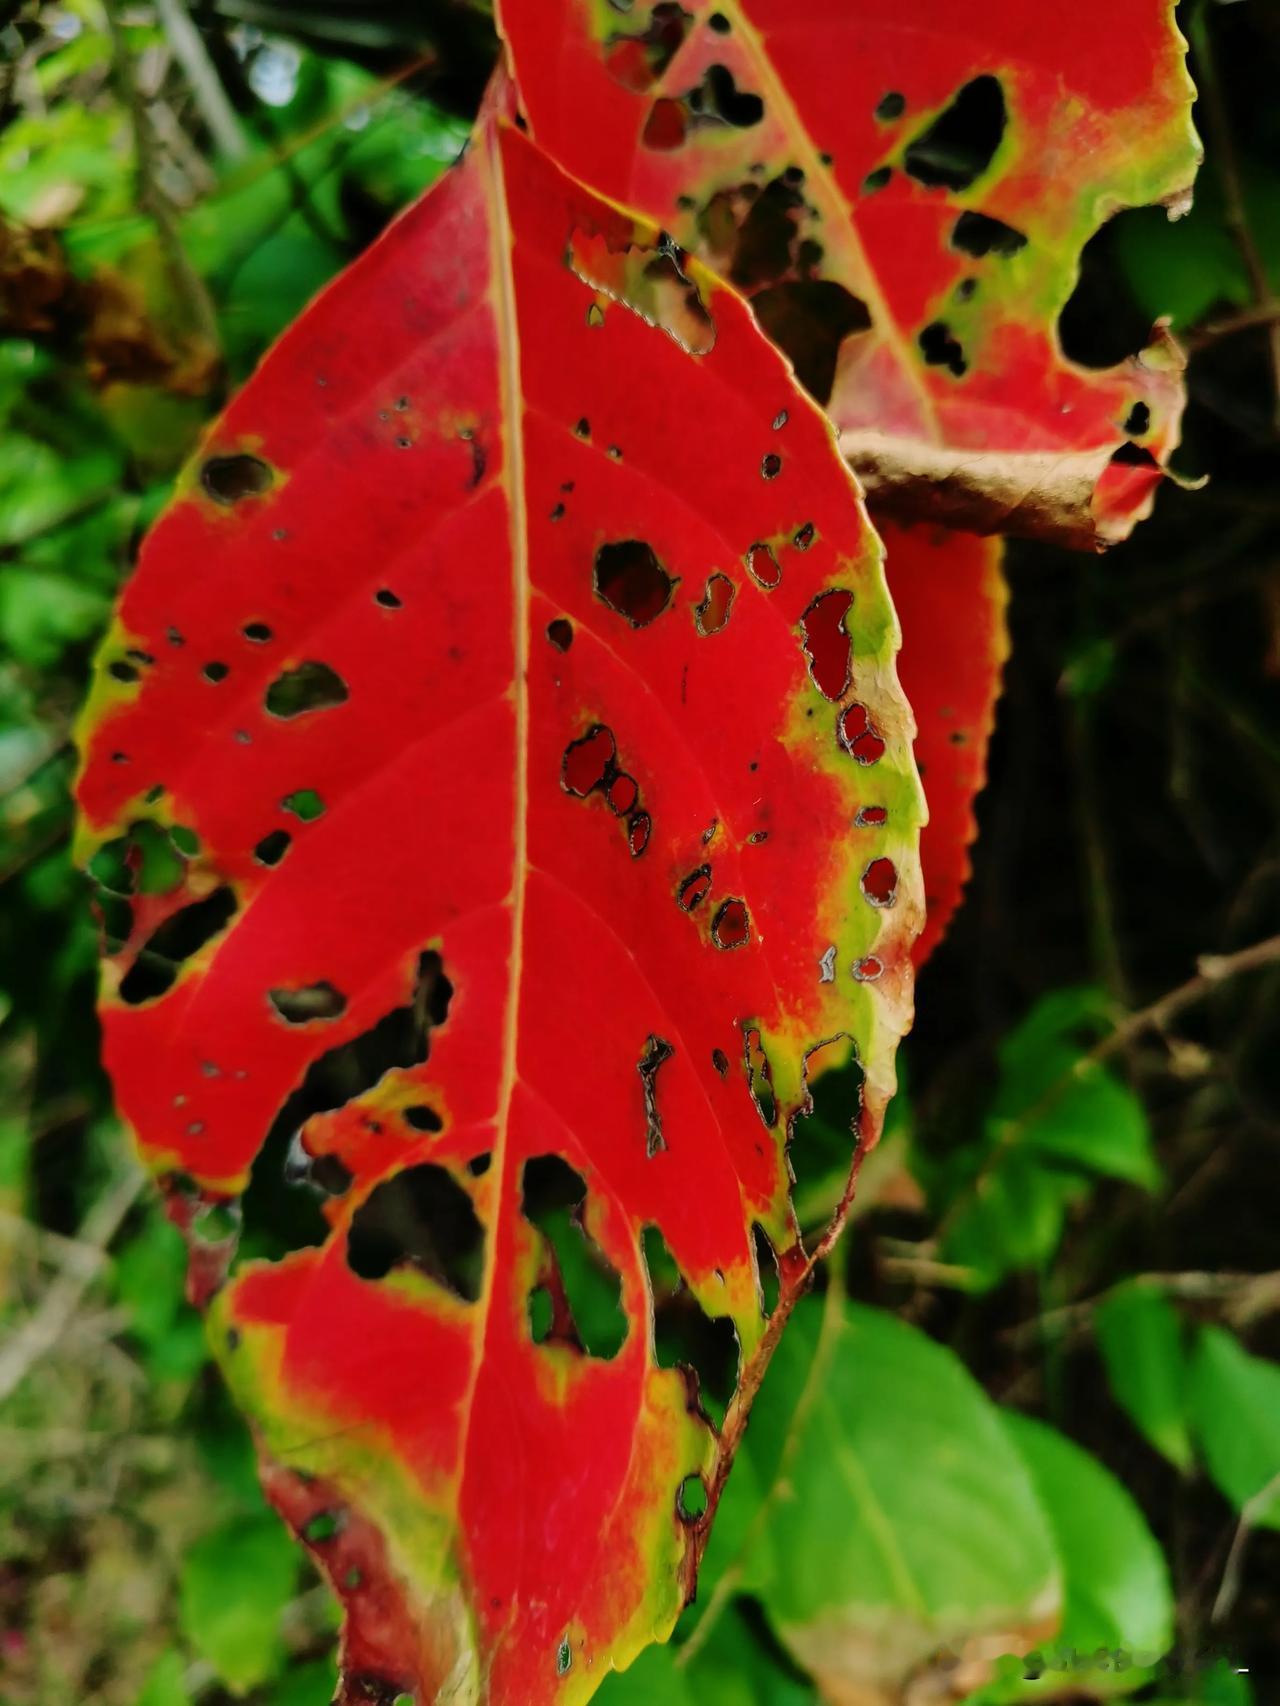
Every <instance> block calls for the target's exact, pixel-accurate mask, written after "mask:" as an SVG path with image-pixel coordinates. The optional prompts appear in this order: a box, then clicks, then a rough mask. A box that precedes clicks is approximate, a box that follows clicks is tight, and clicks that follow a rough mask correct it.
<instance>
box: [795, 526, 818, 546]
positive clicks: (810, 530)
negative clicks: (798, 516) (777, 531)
mask: <svg viewBox="0 0 1280 1706" xmlns="http://www.w3.org/2000/svg"><path fill="white" fill-rule="evenodd" d="M817 536H818V530H817V528H816V527H815V526H814V525H813V523H812V522H811V521H806V522H805V524H804V526H803V527H797V528H796V530H795V532H794V533H793V534H792V535H791V543H792V544H793V545H794V546H795V548H796V550H797V551H807V550H808V549H809V547H810V545H812V544H813V542H814V540H815V539H816V538H817Z"/></svg>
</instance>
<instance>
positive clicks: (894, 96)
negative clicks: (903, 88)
mask: <svg viewBox="0 0 1280 1706" xmlns="http://www.w3.org/2000/svg"><path fill="white" fill-rule="evenodd" d="M906 110H907V97H906V96H905V95H901V94H899V93H898V91H897V90H896V89H890V90H889V91H888V93H887V94H884V95H881V97H880V99H879V100H878V101H877V102H876V118H877V119H878V120H879V121H880V123H881V124H892V123H893V121H894V119H896V118H901V117H902V115H903V113H905V112H906Z"/></svg>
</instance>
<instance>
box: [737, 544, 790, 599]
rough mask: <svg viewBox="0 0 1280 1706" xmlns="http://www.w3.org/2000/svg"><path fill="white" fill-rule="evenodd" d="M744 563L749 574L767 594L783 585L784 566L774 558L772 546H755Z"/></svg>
mask: <svg viewBox="0 0 1280 1706" xmlns="http://www.w3.org/2000/svg"><path fill="white" fill-rule="evenodd" d="M744 561H745V563H746V565H747V573H748V574H749V575H750V576H751V578H752V580H753V581H754V582H755V583H756V585H757V586H761V587H763V588H764V590H765V591H766V592H772V591H773V590H774V588H775V587H777V586H779V585H780V584H781V581H782V564H781V563H780V562H779V561H778V559H777V558H776V557H775V556H774V554H773V546H772V545H762V544H759V543H757V544H755V545H753V546H752V547H751V549H750V550H749V551H748V552H747V555H746V557H745V558H744Z"/></svg>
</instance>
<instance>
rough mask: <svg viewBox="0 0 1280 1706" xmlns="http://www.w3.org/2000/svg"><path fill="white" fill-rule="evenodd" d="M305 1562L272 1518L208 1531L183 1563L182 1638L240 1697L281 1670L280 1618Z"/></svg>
mask: <svg viewBox="0 0 1280 1706" xmlns="http://www.w3.org/2000/svg"><path fill="white" fill-rule="evenodd" d="M298 1565H299V1558H298V1554H297V1551H296V1550H295V1548H294V1544H293V1542H292V1540H291V1539H290V1538H289V1535H288V1534H287V1533H286V1532H285V1529H284V1527H283V1525H282V1524H281V1523H280V1522H278V1521H277V1520H276V1518H275V1517H274V1516H267V1515H264V1516H262V1517H259V1518H248V1519H246V1518H243V1517H239V1518H237V1519H235V1520H234V1521H233V1522H229V1523H227V1524H225V1525H224V1526H223V1527H222V1528H219V1529H216V1530H215V1531H214V1532H213V1533H212V1534H207V1535H206V1536H205V1537H204V1539H203V1540H200V1541H198V1542H197V1543H196V1545H195V1546H193V1547H192V1548H191V1550H190V1552H188V1554H187V1556H186V1559H185V1560H184V1563H183V1566H182V1575H181V1582H180V1601H181V1617H182V1629H183V1633H184V1634H185V1635H186V1636H187V1638H188V1639H189V1640H190V1642H191V1644H192V1645H193V1646H194V1647H195V1648H196V1650H197V1652H199V1654H200V1655H201V1657H202V1658H204V1659H206V1660H207V1661H208V1662H209V1664H211V1665H212V1666H213V1668H214V1670H215V1671H216V1672H217V1673H218V1676H219V1678H220V1679H221V1680H222V1681H223V1682H224V1683H225V1684H226V1685H227V1687H228V1688H230V1689H231V1690H232V1691H233V1692H234V1693H244V1692H246V1691H247V1690H248V1689H250V1688H255V1687H257V1686H258V1685H259V1684H260V1683H263V1682H267V1681H270V1679H271V1678H272V1677H274V1676H277V1675H278V1674H279V1672H280V1668H281V1665H282V1663H283V1659H284V1647H283V1644H282V1642H281V1638H280V1616H281V1613H282V1612H283V1610H284V1608H285V1606H286V1605H287V1604H288V1603H289V1601H290V1599H291V1598H292V1597H293V1592H294V1586H295V1583H296V1581H297V1576H298Z"/></svg>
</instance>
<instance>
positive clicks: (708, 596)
mask: <svg viewBox="0 0 1280 1706" xmlns="http://www.w3.org/2000/svg"><path fill="white" fill-rule="evenodd" d="M737 590H738V589H737V588H736V587H735V586H734V584H733V582H732V581H731V580H730V579H729V577H728V575H723V574H720V573H719V572H718V571H717V573H715V574H713V575H711V576H709V577H708V579H707V587H706V591H705V592H704V593H703V595H702V600H701V602H700V603H698V604H695V605H694V607H693V620H694V624H695V625H696V627H697V630H698V632H699V633H700V634H703V635H707V634H718V633H719V632H720V630H721V629H722V628H723V627H724V626H725V625H726V624H727V622H728V620H729V612H730V611H731V610H732V609H733V600H734V596H735V594H736V593H737Z"/></svg>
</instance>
